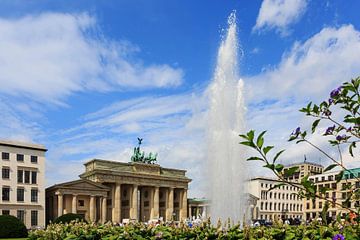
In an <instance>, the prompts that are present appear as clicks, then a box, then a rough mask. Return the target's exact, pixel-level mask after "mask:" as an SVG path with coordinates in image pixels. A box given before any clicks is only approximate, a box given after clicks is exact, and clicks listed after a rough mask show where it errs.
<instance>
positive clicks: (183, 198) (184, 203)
mask: <svg viewBox="0 0 360 240" xmlns="http://www.w3.org/2000/svg"><path fill="white" fill-rule="evenodd" d="M180 201H181V203H180V204H181V208H180V221H184V220H185V219H186V210H187V189H184V190H183V191H182V194H181V198H180Z"/></svg>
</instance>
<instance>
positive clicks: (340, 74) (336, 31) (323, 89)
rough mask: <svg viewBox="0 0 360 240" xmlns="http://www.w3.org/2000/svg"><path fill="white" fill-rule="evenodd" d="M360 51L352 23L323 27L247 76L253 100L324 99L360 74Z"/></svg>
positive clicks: (358, 36)
mask: <svg viewBox="0 0 360 240" xmlns="http://www.w3.org/2000/svg"><path fill="white" fill-rule="evenodd" d="M359 54H360V32H359V31H357V30H356V29H355V28H354V27H353V26H352V25H345V26H342V27H340V28H324V29H322V30H321V31H320V32H319V33H317V34H316V35H314V36H313V37H311V38H310V39H308V40H307V41H305V42H304V43H300V42H296V43H295V44H294V45H293V47H292V49H291V50H290V51H289V52H288V53H286V54H284V55H283V57H282V60H281V62H280V63H279V64H278V65H277V66H276V67H274V68H273V69H268V70H265V71H264V72H263V73H261V74H259V75H256V76H254V77H250V78H248V79H247V80H248V83H249V84H250V85H251V87H250V89H249V91H251V93H250V95H251V97H252V100H255V101H256V102H260V101H263V100H266V99H289V98H295V100H310V99H311V100H321V99H324V98H326V97H327V96H328V93H329V92H330V91H331V90H332V89H334V88H336V87H337V86H338V85H340V84H341V83H342V82H344V81H348V80H350V79H351V78H352V77H356V76H358V75H360V69H359V67H358V66H359V65H360V59H359V58H358V56H359ZM260 83H261V84H260ZM274 86H276V87H274Z"/></svg>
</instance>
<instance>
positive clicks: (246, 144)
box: [240, 141, 256, 148]
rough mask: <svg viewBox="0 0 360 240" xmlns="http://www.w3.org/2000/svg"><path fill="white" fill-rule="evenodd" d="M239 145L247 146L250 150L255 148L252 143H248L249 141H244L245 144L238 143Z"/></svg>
mask: <svg viewBox="0 0 360 240" xmlns="http://www.w3.org/2000/svg"><path fill="white" fill-rule="evenodd" d="M240 144H241V145H245V146H249V147H252V148H256V146H255V144H254V143H253V142H249V141H245V142H240Z"/></svg>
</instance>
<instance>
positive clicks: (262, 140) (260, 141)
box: [256, 131, 266, 149]
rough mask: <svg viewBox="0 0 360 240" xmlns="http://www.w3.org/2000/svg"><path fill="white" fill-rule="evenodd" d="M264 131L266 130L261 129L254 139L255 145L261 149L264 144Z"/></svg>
mask: <svg viewBox="0 0 360 240" xmlns="http://www.w3.org/2000/svg"><path fill="white" fill-rule="evenodd" d="M265 133H266V131H263V132H262V133H260V135H259V136H258V138H257V140H256V145H257V146H258V147H259V148H260V149H261V148H262V146H263V144H264V137H263V136H264V134H265Z"/></svg>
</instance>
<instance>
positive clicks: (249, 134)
mask: <svg viewBox="0 0 360 240" xmlns="http://www.w3.org/2000/svg"><path fill="white" fill-rule="evenodd" d="M254 135H255V131H254V130H250V131H249V132H248V133H247V136H248V139H249V141H253V140H254Z"/></svg>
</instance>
